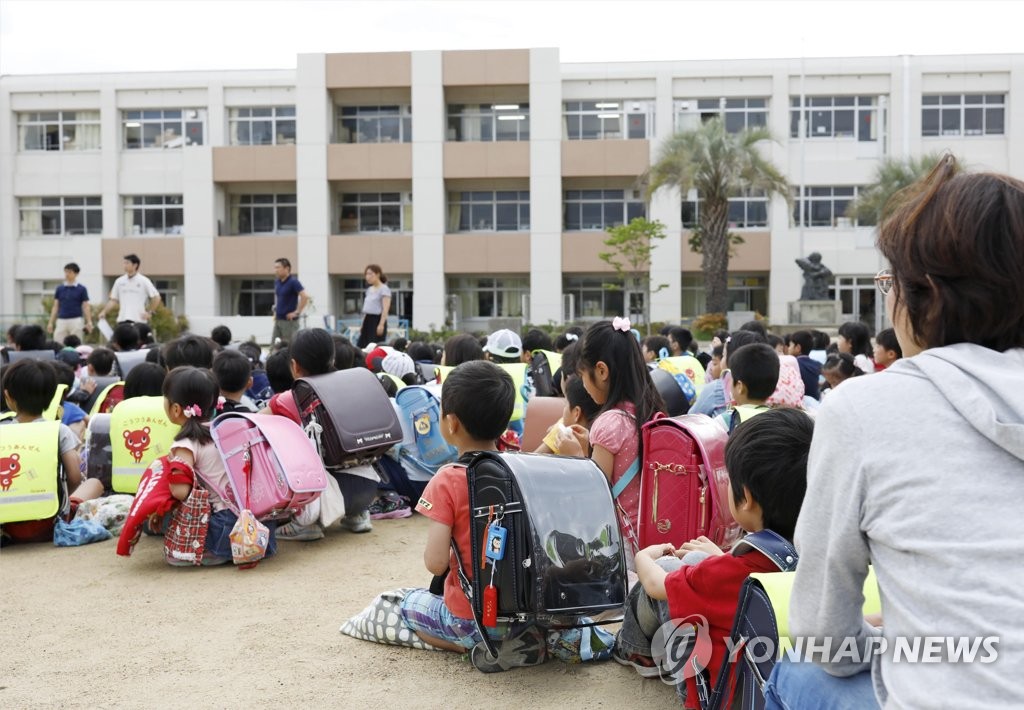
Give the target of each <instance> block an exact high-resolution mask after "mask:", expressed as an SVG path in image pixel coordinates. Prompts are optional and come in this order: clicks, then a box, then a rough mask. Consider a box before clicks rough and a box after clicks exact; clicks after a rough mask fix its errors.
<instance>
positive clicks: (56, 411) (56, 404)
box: [43, 385, 68, 422]
mask: <svg viewBox="0 0 1024 710" xmlns="http://www.w3.org/2000/svg"><path fill="white" fill-rule="evenodd" d="M67 391H68V386H67V385H57V391H56V392H54V393H53V399H51V400H50V405H49V406H48V407H47V408H46V411H45V412H43V419H45V420H46V421H48V422H49V421H53V420H54V419H60V404H61V401H62V400H63V399H64V393H65V392H67Z"/></svg>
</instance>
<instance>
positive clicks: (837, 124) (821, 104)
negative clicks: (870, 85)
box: [789, 96, 880, 141]
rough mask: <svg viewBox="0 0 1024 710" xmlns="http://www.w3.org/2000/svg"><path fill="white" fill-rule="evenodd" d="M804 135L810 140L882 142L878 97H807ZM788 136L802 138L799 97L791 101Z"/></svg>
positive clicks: (805, 98)
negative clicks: (846, 139) (835, 139)
mask: <svg viewBox="0 0 1024 710" xmlns="http://www.w3.org/2000/svg"><path fill="white" fill-rule="evenodd" d="M804 100H805V102H806V103H805V112H804V122H805V125H806V127H807V128H806V130H805V133H804V135H805V136H806V137H808V138H855V139H857V140H858V141H876V140H878V138H879V120H878V119H879V115H880V114H879V108H878V106H879V97H878V96H806V97H804ZM790 106H791V108H790V111H789V136H790V138H799V137H800V97H799V96H793V97H791V98H790Z"/></svg>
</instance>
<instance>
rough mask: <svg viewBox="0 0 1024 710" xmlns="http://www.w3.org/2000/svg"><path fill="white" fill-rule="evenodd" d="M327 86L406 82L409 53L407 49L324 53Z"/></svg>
mask: <svg viewBox="0 0 1024 710" xmlns="http://www.w3.org/2000/svg"><path fill="white" fill-rule="evenodd" d="M326 62H327V88H328V89H344V88H362V87H371V88H376V87H386V86H410V85H411V84H412V55H411V54H410V53H409V52H364V53H359V54H328V55H326Z"/></svg>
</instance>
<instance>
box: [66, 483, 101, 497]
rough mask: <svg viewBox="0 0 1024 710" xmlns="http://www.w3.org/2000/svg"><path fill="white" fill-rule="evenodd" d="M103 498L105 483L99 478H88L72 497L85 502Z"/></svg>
mask: <svg viewBox="0 0 1024 710" xmlns="http://www.w3.org/2000/svg"><path fill="white" fill-rule="evenodd" d="M102 496H103V482H102V481H101V480H100V479H98V478H87V479H85V480H84V481H82V483H81V484H80V485H79V486H78V488H76V489H75V490H74V491H73V492H72V493H71V497H72V498H74V499H76V500H79V501H83V500H92V499H93V498H100V497H102Z"/></svg>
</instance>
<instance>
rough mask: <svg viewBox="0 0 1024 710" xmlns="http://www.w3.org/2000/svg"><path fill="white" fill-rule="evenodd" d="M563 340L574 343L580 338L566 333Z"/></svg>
mask: <svg viewBox="0 0 1024 710" xmlns="http://www.w3.org/2000/svg"><path fill="white" fill-rule="evenodd" d="M565 339H566V340H568V341H569V342H570V343H575V342H576V341H577V340H579V339H580V336H578V335H576V334H575V333H566V334H565Z"/></svg>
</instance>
